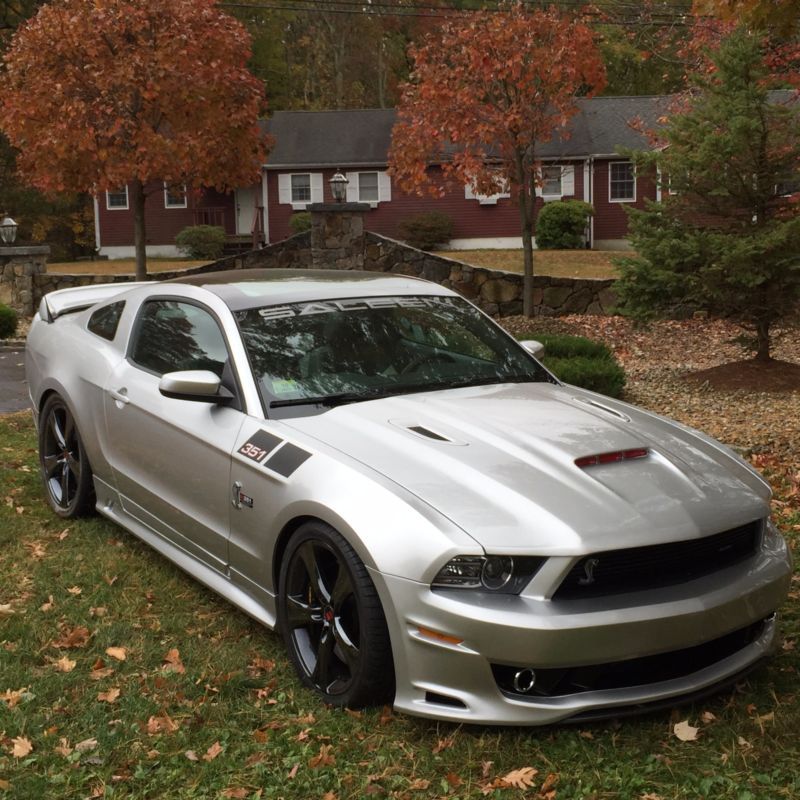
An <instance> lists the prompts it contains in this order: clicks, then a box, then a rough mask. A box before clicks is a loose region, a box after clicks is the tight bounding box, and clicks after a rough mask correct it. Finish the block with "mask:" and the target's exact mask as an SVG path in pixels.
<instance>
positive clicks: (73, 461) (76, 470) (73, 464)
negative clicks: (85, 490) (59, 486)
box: [67, 453, 81, 484]
mask: <svg viewBox="0 0 800 800" xmlns="http://www.w3.org/2000/svg"><path fill="white" fill-rule="evenodd" d="M67 466H68V467H69V471H70V472H71V473H72V476H73V478H74V479H75V483H76V484H77V483H78V481H79V480H80V478H81V462H80V461H79V460H78V459H77V458H75V456H74V455H73V454H72V453H67Z"/></svg>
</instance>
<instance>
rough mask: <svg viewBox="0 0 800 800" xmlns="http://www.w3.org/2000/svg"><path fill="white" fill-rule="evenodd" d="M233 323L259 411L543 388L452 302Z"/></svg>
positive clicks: (285, 311) (538, 372)
mask: <svg viewBox="0 0 800 800" xmlns="http://www.w3.org/2000/svg"><path fill="white" fill-rule="evenodd" d="M236 318H237V322H238V324H239V329H240V330H241V333H242V340H243V341H244V345H245V348H246V349H247V353H248V356H249V358H250V364H251V366H252V368H253V372H254V375H255V378H256V382H257V383H258V386H259V389H260V391H261V395H262V399H263V401H264V405H265V407H266V408H288V407H291V406H304V405H306V406H313V405H315V404H316V405H322V406H324V405H336V404H338V403H341V402H357V401H359V400H368V399H371V398H374V397H383V396H387V395H390V394H406V393H409V392H419V391H426V390H433V389H444V388H448V387H454V386H469V385H478V384H488V383H506V382H529V381H550V380H552V378H551V377H550V375H549V374H548V373H547V372H546V371H545V370H544V369H543V368H542V367H541V366H540V365H539V364H538V363H537V362H536V361H535V360H534V359H533V358H532V357H531V356H529V355H528V354H527V353H526V352H525V351H524V350H523V349H522V348H521V347H518V346H516V345H515V344H514V343H513V342H512V341H511V340H510V339H509V337H508V336H507V335H506V334H505V333H504V332H503V331H502V330H500V329H499V328H498V327H497V326H496V325H494V324H492V322H490V321H489V320H488V319H487V318H486V317H485V316H484V315H483V314H481V313H480V312H479V311H478V310H477V309H476V308H474V307H473V306H471V305H470V304H469V303H467V302H465V301H464V300H462V299H461V298H458V297H436V296H431V297H426V296H403V297H367V298H352V299H347V300H326V301H316V302H306V303H295V304H292V305H285V306H267V307H265V308H253V309H248V310H246V311H240V312H237V314H236ZM304 413H308V410H305V411H304Z"/></svg>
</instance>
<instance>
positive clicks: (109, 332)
mask: <svg viewBox="0 0 800 800" xmlns="http://www.w3.org/2000/svg"><path fill="white" fill-rule="evenodd" d="M123 308H125V301H124V300H120V301H119V302H116V303H111V304H110V305H107V306H103V307H102V308H98V309H97V311H95V312H94V313H93V314H92V316H91V317H89V324H88V325H87V326H86V327H87V328H88V329H89V330H90V331H91V332H92V333H93V334H95V335H96V336H100V337H101V338H103V339H108V341H109V342H112V341H114V337H115V336H116V335H117V327H118V326H119V320H120V317H121V316H122V309H123Z"/></svg>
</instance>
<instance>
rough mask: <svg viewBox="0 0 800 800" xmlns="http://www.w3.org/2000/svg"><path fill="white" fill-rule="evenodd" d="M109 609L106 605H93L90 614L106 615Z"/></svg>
mask: <svg viewBox="0 0 800 800" xmlns="http://www.w3.org/2000/svg"><path fill="white" fill-rule="evenodd" d="M107 611H108V609H107V608H106V607H105V606H92V607H91V608H90V609H89V615H90V616H92V617H104V616H105V615H106V612H107Z"/></svg>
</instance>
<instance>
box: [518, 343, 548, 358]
mask: <svg viewBox="0 0 800 800" xmlns="http://www.w3.org/2000/svg"><path fill="white" fill-rule="evenodd" d="M520 344H521V345H522V346H523V347H524V348H525V349H526V350H527V351H528V352H529V353H530V354H531V355H532V356H533V357H534V358H539V359H541V358H544V345H543V344H542V343H541V342H537V341H536V340H535V339H525V341H523V342H520Z"/></svg>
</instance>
